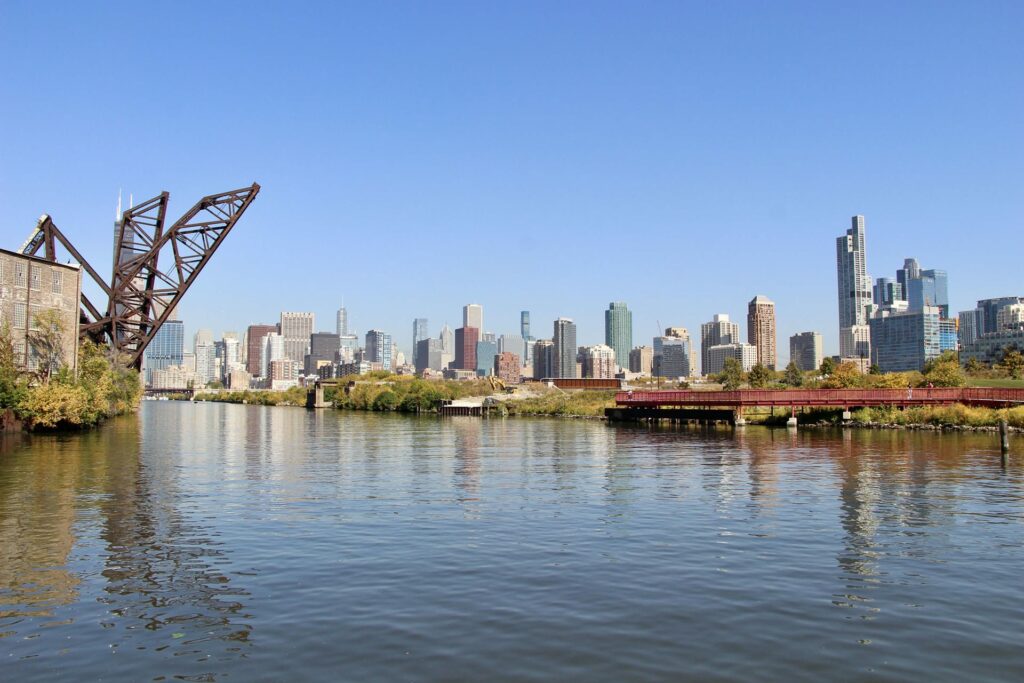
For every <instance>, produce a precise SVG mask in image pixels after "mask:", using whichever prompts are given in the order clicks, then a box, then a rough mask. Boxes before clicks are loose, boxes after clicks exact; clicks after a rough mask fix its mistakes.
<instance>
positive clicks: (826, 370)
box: [820, 358, 836, 377]
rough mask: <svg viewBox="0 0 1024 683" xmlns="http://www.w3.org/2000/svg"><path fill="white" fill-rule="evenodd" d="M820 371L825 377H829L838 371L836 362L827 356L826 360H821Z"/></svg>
mask: <svg viewBox="0 0 1024 683" xmlns="http://www.w3.org/2000/svg"><path fill="white" fill-rule="evenodd" d="M820 371H821V374H822V375H823V376H824V377H828V376H829V375H831V374H832V373H833V372H835V371H836V362H835V361H834V360H832V359H831V358H826V359H825V360H823V361H821V369H820Z"/></svg>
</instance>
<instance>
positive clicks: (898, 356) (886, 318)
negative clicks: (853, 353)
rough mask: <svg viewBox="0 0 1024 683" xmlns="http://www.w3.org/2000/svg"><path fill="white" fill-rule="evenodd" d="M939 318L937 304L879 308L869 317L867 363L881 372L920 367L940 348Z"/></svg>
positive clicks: (937, 353)
mask: <svg viewBox="0 0 1024 683" xmlns="http://www.w3.org/2000/svg"><path fill="white" fill-rule="evenodd" d="M911 282H913V280H911ZM939 320H940V314H939V308H938V307H937V306H925V307H924V308H923V309H921V310H918V311H907V312H905V313H889V312H888V311H880V312H879V314H878V315H876V316H874V317H873V318H871V320H870V321H869V326H870V329H871V363H872V364H873V365H877V366H878V367H879V369H881V371H882V372H906V371H909V370H923V369H924V364H925V363H926V362H928V361H929V360H931V359H933V358H937V357H938V356H939V354H940V353H941V352H942V346H943V344H942V340H941V330H940V325H939ZM953 343H954V344H955V341H954V342H953ZM947 344H948V341H947Z"/></svg>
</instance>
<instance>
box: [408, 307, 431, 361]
mask: <svg viewBox="0 0 1024 683" xmlns="http://www.w3.org/2000/svg"><path fill="white" fill-rule="evenodd" d="M429 336H430V333H429V332H428V331H427V319H426V318H416V319H414V320H413V321H412V364H413V365H417V361H416V358H417V355H416V354H417V353H419V351H418V349H419V343H420V342H421V341H423V340H424V339H426V338H427V337H429Z"/></svg>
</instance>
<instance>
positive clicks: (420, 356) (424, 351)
mask: <svg viewBox="0 0 1024 683" xmlns="http://www.w3.org/2000/svg"><path fill="white" fill-rule="evenodd" d="M416 347H417V352H416V372H417V373H420V374H423V371H424V370H435V371H441V370H444V369H445V367H446V366H447V365H448V362H447V361H446V360H445V352H444V347H443V346H442V344H441V340H440V339H421V340H420V342H419V343H418V344H417V345H416Z"/></svg>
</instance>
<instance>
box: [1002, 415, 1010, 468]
mask: <svg viewBox="0 0 1024 683" xmlns="http://www.w3.org/2000/svg"><path fill="white" fill-rule="evenodd" d="M999 452H1000V454H1002V459H1003V464H1004V465H1005V464H1006V458H1007V456H1009V455H1010V429H1009V426H1008V425H1007V424H1006V420H1000V421H999Z"/></svg>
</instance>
